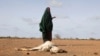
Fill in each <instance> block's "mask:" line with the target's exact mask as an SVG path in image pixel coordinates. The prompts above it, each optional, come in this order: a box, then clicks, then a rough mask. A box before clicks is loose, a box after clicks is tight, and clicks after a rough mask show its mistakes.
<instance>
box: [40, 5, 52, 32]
mask: <svg viewBox="0 0 100 56" xmlns="http://www.w3.org/2000/svg"><path fill="white" fill-rule="evenodd" d="M39 26H40V31H41V32H47V31H52V28H53V23H52V16H51V12H50V8H49V7H47V8H46V10H45V12H44V14H43V16H42V19H41V22H40V24H39Z"/></svg>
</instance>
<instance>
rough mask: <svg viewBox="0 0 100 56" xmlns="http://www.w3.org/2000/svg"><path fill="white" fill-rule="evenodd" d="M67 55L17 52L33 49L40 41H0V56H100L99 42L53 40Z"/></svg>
mask: <svg viewBox="0 0 100 56" xmlns="http://www.w3.org/2000/svg"><path fill="white" fill-rule="evenodd" d="M53 42H54V43H56V45H57V46H58V47H59V48H62V49H64V50H66V51H67V52H68V53H57V54H51V53H50V52H39V51H17V50H15V49H16V48H20V47H35V46H37V45H40V44H42V43H43V42H42V40H41V39H0V56H100V41H99V40H53Z"/></svg>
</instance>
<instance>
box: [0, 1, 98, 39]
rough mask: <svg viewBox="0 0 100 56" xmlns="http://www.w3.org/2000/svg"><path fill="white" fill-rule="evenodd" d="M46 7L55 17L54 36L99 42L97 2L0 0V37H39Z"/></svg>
mask: <svg viewBox="0 0 100 56" xmlns="http://www.w3.org/2000/svg"><path fill="white" fill-rule="evenodd" d="M46 7H50V8H51V14H52V16H56V18H55V19H54V20H53V23H54V24H53V36H54V35H55V34H59V35H60V36H61V37H62V38H63V37H73V38H76V37H78V38H89V37H95V38H99V39H100V0H0V36H21V37H23V36H24V37H41V32H40V31H39V23H40V20H41V17H42V15H43V13H44V11H45V9H46Z"/></svg>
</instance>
